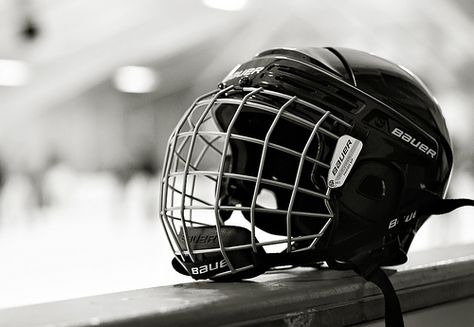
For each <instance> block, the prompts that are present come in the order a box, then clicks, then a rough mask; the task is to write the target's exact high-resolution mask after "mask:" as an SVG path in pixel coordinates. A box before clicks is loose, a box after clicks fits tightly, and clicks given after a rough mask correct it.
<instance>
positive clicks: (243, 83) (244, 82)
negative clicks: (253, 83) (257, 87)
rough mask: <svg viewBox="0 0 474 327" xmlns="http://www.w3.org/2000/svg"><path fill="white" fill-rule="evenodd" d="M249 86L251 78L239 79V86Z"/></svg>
mask: <svg viewBox="0 0 474 327" xmlns="http://www.w3.org/2000/svg"><path fill="white" fill-rule="evenodd" d="M249 84H250V78H248V77H247V76H244V77H242V78H241V79H239V85H240V86H241V87H244V86H247V85H249Z"/></svg>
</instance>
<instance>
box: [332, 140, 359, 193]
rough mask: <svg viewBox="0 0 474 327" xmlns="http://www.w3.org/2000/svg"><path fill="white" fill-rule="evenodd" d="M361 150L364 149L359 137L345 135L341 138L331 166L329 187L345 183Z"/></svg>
mask: <svg viewBox="0 0 474 327" xmlns="http://www.w3.org/2000/svg"><path fill="white" fill-rule="evenodd" d="M360 150H362V142H361V141H359V140H358V139H356V138H354V137H352V136H349V135H343V136H341V137H340V138H339V140H338V141H337V144H336V150H335V151H334V154H333V156H332V159H331V165H330V167H329V173H328V187H329V188H337V187H341V186H342V185H343V184H344V182H345V180H346V178H347V176H348V175H349V173H350V171H351V169H352V167H353V166H354V163H355V161H356V160H357V157H358V156H359V153H360Z"/></svg>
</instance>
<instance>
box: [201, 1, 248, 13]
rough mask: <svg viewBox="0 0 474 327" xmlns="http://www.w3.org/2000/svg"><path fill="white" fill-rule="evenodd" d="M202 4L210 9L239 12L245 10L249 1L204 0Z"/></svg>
mask: <svg viewBox="0 0 474 327" xmlns="http://www.w3.org/2000/svg"><path fill="white" fill-rule="evenodd" d="M202 2H203V3H204V4H205V5H206V6H208V7H210V8H214V9H221V10H227V11H237V10H242V9H244V8H245V6H246V5H247V3H248V0H202Z"/></svg>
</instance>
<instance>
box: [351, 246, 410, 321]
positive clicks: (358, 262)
mask: <svg viewBox="0 0 474 327" xmlns="http://www.w3.org/2000/svg"><path fill="white" fill-rule="evenodd" d="M378 255H380V253H378V252H365V253H360V254H358V255H356V256H355V257H353V258H352V259H351V260H350V263H351V264H352V265H353V268H354V271H355V272H356V273H358V274H359V275H361V276H362V277H364V278H365V280H367V281H369V282H372V283H374V284H375V285H377V286H378V288H379V289H380V290H381V291H382V293H383V296H384V301H385V326H386V327H404V326H405V325H404V323H403V314H402V310H401V308H400V301H399V300H398V296H397V293H396V292H395V289H394V288H393V285H392V282H391V281H390V279H389V278H388V276H387V274H386V273H385V271H384V270H382V268H380V266H379V265H378V264H377V259H376V257H377V256H378Z"/></svg>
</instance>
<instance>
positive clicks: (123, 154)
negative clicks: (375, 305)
mask: <svg viewBox="0 0 474 327" xmlns="http://www.w3.org/2000/svg"><path fill="white" fill-rule="evenodd" d="M473 35H474V3H473V2H472V1H471V0H419V1H410V0H398V1H388V0H360V1H343V0H319V1H310V0H308V1H303V0H292V1H284V0H253V1H246V0H202V1H198V0H188V1H186V0H173V1H164V0H160V1H158V0H133V1H132V0H128V1H125V0H99V1H92V0H0V180H1V189H0V308H4V307H11V306H18V305H25V304H31V303H38V302H45V301H53V300H61V299H66V298H74V297H79V296H86V295H94V294H101V293H107V292H116V291H123V290H130V289H136V288H144V287H152V286H158V285H166V284H172V283H177V282H186V281H188V282H189V281H191V280H190V279H189V278H186V277H182V276H180V275H179V274H177V273H175V272H174V271H173V270H172V268H171V265H170V260H171V251H170V249H169V246H168V243H167V240H166V239H165V236H164V234H163V231H162V226H161V223H160V221H159V219H158V216H157V208H158V196H159V194H158V193H159V175H160V169H161V164H162V160H163V156H164V148H165V144H166V141H167V138H168V135H169V134H170V132H171V129H172V128H173V127H174V125H175V124H176V122H177V120H178V119H179V117H180V116H181V115H182V113H183V112H184V111H185V109H186V108H187V107H188V106H189V105H190V104H191V103H192V101H193V100H194V98H195V97H196V96H198V95H200V94H202V93H204V92H207V91H209V90H211V89H214V88H215V87H216V85H217V84H218V82H219V81H220V79H222V78H223V77H224V76H225V75H226V74H227V72H228V71H229V70H230V69H232V68H233V67H234V66H235V64H237V63H239V62H240V61H242V60H247V59H248V58H250V57H251V56H253V55H254V54H256V53H257V52H259V51H261V50H263V49H266V48H270V47H281V46H285V47H298V46H304V47H306V46H342V47H352V48H356V49H360V50H365V51H368V52H372V53H374V54H376V55H379V56H382V57H385V58H387V59H390V60H392V61H394V62H396V63H399V64H401V65H403V66H405V67H407V68H409V69H410V70H412V71H413V72H415V73H416V74H417V75H419V76H420V77H421V78H422V80H424V81H425V83H426V84H427V85H428V87H429V88H430V89H431V90H432V92H433V93H434V95H435V96H436V97H437V98H438V100H439V102H440V104H441V107H442V108H443V111H444V114H445V117H446V120H447V123H448V127H449V128H450V131H451V134H452V139H453V142H454V145H455V159H456V162H455V171H454V173H453V177H452V182H451V187H450V191H449V196H451V197H471V198H474V177H473V176H474V160H473V159H474V147H473V146H472V142H471V140H472V138H473V137H474V128H473V126H474V107H473V104H474V42H473ZM473 216H474V209H473V208H463V209H459V210H457V211H456V212H454V213H452V214H450V215H445V216H438V217H433V218H432V219H431V220H429V221H428V223H427V224H426V225H425V226H424V227H423V228H422V229H421V231H420V232H419V234H418V235H417V237H416V238H415V242H414V244H413V246H412V251H420V250H424V249H428V248H436V247H446V246H449V245H453V244H460V243H468V242H474V230H473V229H474V220H473V218H474V217H473Z"/></svg>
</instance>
